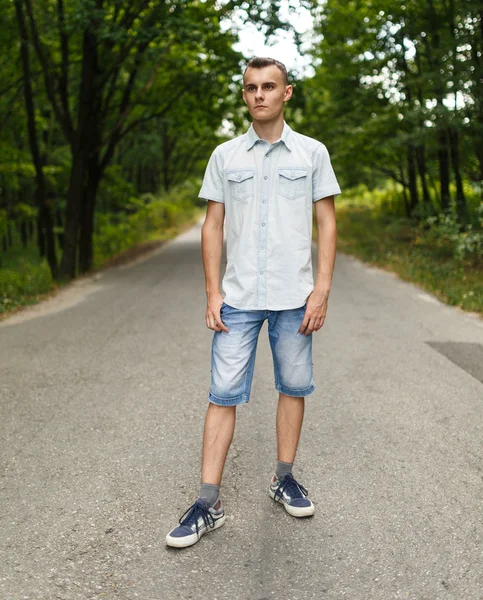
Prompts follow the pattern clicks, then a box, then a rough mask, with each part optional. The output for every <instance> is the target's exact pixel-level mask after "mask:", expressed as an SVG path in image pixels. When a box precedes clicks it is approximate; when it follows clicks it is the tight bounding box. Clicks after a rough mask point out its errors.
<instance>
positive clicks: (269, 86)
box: [265, 83, 273, 90]
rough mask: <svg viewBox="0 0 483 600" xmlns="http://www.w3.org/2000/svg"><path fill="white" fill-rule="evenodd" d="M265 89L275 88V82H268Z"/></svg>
mask: <svg viewBox="0 0 483 600" xmlns="http://www.w3.org/2000/svg"><path fill="white" fill-rule="evenodd" d="M265 89H267V90H273V83H267V85H266V86H265Z"/></svg>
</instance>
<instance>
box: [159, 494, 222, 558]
mask: <svg viewBox="0 0 483 600" xmlns="http://www.w3.org/2000/svg"><path fill="white" fill-rule="evenodd" d="M225 519H226V517H225V511H224V510H223V507H222V505H221V500H220V499H219V498H218V500H217V501H216V504H215V505H214V506H209V504H208V503H207V501H206V500H205V499H204V498H198V500H197V501H196V502H195V503H194V504H193V505H192V506H190V507H189V508H188V510H187V511H186V512H185V513H184V515H183V516H182V517H181V519H180V520H179V525H178V526H177V527H175V528H174V529H172V530H171V531H170V532H169V533H168V535H167V536H166V543H167V544H168V546H173V548H186V547H187V546H192V545H193V544H196V542H197V541H199V539H200V538H201V536H202V535H204V534H205V533H207V532H209V531H213V530H214V529H218V527H221V526H222V525H224V524H225Z"/></svg>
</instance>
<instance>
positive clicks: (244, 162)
mask: <svg viewBox="0 0 483 600" xmlns="http://www.w3.org/2000/svg"><path fill="white" fill-rule="evenodd" d="M337 194H340V187H339V184H338V183H337V179H336V177H335V174H334V170H333V169H332V165H331V162H330V157H329V153H328V151H327V148H326V147H325V146H324V144H322V143H320V142H318V141H317V140H314V139H312V138H310V137H307V136H305V135H301V134H299V133H296V132H295V131H292V129H290V127H289V126H288V125H287V124H286V123H284V127H283V131H282V136H281V138H280V140H278V141H277V142H274V143H273V144H270V143H269V142H267V141H265V140H262V139H260V138H259V137H258V135H257V133H256V132H255V130H254V129H253V126H251V127H250V129H249V130H248V131H247V133H245V134H244V135H241V136H239V137H237V138H235V139H233V140H230V141H228V142H225V143H223V144H221V145H220V146H218V147H217V148H215V150H214V152H213V154H212V155H211V158H210V160H209V162H208V166H207V168H206V172H205V176H204V179H203V185H202V188H201V190H200V193H199V196H200V198H204V199H205V200H214V201H216V202H223V203H224V204H225V232H226V247H227V265H226V272H225V275H224V277H223V282H222V293H223V294H224V300H225V303H226V304H228V305H230V306H233V307H234V308H240V309H244V310H286V309H291V308H298V307H300V306H303V304H304V303H305V301H306V299H307V297H308V296H309V294H310V293H311V292H312V290H313V289H314V280H313V275H312V252H311V243H312V205H313V203H314V202H316V201H317V200H320V199H322V198H325V197H327V196H335V195H337Z"/></svg>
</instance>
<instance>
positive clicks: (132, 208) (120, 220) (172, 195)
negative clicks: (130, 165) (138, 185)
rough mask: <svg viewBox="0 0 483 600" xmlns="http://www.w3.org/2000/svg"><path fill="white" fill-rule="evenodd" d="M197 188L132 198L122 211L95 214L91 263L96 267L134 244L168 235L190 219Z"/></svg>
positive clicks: (193, 209) (177, 189) (183, 187)
mask: <svg viewBox="0 0 483 600" xmlns="http://www.w3.org/2000/svg"><path fill="white" fill-rule="evenodd" d="M197 190H198V188H197V187H196V186H194V185H193V184H190V183H188V184H185V185H183V186H181V187H179V188H176V189H173V190H172V191H171V192H169V193H168V194H164V195H163V196H161V197H156V196H154V195H153V194H144V195H143V196H141V197H140V198H131V199H130V201H129V203H128V204H127V205H125V207H124V208H125V210H124V211H123V212H117V213H115V214H98V215H96V227H95V231H96V233H95V234H94V264H95V265H96V266H99V265H101V264H102V263H103V262H104V261H105V260H107V259H108V258H110V257H112V256H114V255H116V254H119V253H120V252H122V251H123V250H127V249H128V248H130V247H132V246H134V245H135V244H139V243H141V242H145V241H148V240H152V239H160V238H161V239H162V238H163V237H170V235H172V232H170V230H172V229H173V228H175V229H176V228H177V227H178V226H180V225H183V223H185V222H187V221H189V220H191V219H192V217H193V215H194V212H195V210H196V204H195V199H196V196H195V194H196V193H197Z"/></svg>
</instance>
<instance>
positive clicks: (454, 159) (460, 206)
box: [448, 127, 468, 223]
mask: <svg viewBox="0 0 483 600" xmlns="http://www.w3.org/2000/svg"><path fill="white" fill-rule="evenodd" d="M448 136H449V143H450V154H451V163H452V167H453V171H454V176H455V181H456V210H457V213H458V219H459V221H460V223H465V222H466V221H467V219H468V213H467V207H466V198H465V192H464V190H463V180H462V178H461V172H460V155H459V136H458V131H457V130H456V129H455V128H454V127H450V128H449V129H448Z"/></svg>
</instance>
